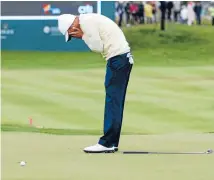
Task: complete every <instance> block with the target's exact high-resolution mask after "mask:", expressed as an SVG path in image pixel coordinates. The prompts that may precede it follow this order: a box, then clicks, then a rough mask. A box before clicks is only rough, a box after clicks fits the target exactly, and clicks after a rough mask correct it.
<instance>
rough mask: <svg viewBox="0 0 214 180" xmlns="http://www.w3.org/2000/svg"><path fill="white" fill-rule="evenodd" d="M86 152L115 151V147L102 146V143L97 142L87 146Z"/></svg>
mask: <svg viewBox="0 0 214 180" xmlns="http://www.w3.org/2000/svg"><path fill="white" fill-rule="evenodd" d="M84 152H86V153H114V152H115V147H111V148H108V147H105V146H102V145H101V144H95V145H93V146H89V147H86V148H85V149H84Z"/></svg>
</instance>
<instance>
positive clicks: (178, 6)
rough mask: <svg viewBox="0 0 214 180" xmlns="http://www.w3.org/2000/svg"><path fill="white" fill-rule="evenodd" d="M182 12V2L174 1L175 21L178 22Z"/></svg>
mask: <svg viewBox="0 0 214 180" xmlns="http://www.w3.org/2000/svg"><path fill="white" fill-rule="evenodd" d="M180 10H181V1H174V21H175V22H178V21H179V19H178V17H179V14H180Z"/></svg>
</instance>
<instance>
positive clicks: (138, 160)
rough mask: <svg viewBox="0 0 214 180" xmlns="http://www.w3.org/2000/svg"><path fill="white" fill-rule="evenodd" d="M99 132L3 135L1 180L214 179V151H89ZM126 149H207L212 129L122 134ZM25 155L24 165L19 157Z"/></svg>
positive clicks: (210, 145) (212, 141)
mask: <svg viewBox="0 0 214 180" xmlns="http://www.w3.org/2000/svg"><path fill="white" fill-rule="evenodd" d="M96 141H97V136H56V135H47V134H46V135H44V134H33V133H6V132H4V133H3V135H2V146H3V147H4V148H3V150H2V164H3V167H2V180H71V179H75V180H85V179H89V180H98V179H101V178H102V179H106V180H108V179H112V180H117V179H118V178H121V179H123V180H130V179H135V180H142V179H147V180H159V179H165V180H171V179H174V180H181V179H183V180H204V179H210V180H211V179H213V177H214V172H213V166H214V155H213V154H210V155H124V154H121V153H120V152H117V153H115V154H85V153H83V152H82V148H83V147H85V146H87V145H91V144H92V143H94V142H96ZM120 148H121V149H122V150H145V151H147V150H148V151H182V152H183V151H206V150H207V149H208V148H213V149H214V137H213V135H209V134H204V135H202V134H195V135H192V134H174V135H153V136H151V135H150V136H146V135H144V136H122V138H121V147H120ZM20 161H26V162H27V165H26V166H25V167H21V166H20V165H19V163H18V162H20Z"/></svg>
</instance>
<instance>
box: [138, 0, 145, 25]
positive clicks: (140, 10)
mask: <svg viewBox="0 0 214 180" xmlns="http://www.w3.org/2000/svg"><path fill="white" fill-rule="evenodd" d="M138 17H139V22H140V24H144V4H143V2H140V3H139V4H138Z"/></svg>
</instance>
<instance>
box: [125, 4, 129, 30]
mask: <svg viewBox="0 0 214 180" xmlns="http://www.w3.org/2000/svg"><path fill="white" fill-rule="evenodd" d="M125 13H126V25H127V26H129V25H130V3H129V2H127V3H126V5H125Z"/></svg>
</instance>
